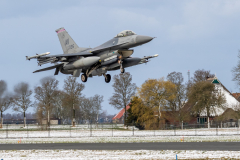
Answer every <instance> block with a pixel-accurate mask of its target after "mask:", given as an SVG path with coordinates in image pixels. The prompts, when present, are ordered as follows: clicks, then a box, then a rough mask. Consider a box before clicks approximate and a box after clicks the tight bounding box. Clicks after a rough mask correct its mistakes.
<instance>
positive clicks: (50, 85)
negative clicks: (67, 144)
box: [34, 77, 58, 126]
mask: <svg viewBox="0 0 240 160" xmlns="http://www.w3.org/2000/svg"><path fill="white" fill-rule="evenodd" d="M40 82H41V85H40V86H37V87H35V88H34V92H35V96H34V97H35V98H36V100H37V101H38V102H39V103H40V104H41V105H42V108H43V109H44V110H45V111H46V112H47V120H48V126H49V125H50V117H49V116H50V115H49V114H50V111H51V110H52V107H53V105H52V104H53V103H54V101H55V96H56V95H57V90H58V80H56V79H55V78H54V77H45V78H42V79H41V80H40Z"/></svg>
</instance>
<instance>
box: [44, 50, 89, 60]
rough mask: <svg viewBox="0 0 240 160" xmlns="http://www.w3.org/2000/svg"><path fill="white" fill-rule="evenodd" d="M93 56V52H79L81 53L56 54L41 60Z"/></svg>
mask: <svg viewBox="0 0 240 160" xmlns="http://www.w3.org/2000/svg"><path fill="white" fill-rule="evenodd" d="M90 55H93V54H92V53H91V52H87V51H85V52H79V53H69V54H56V55H48V56H42V57H41V58H51V57H74V56H90Z"/></svg>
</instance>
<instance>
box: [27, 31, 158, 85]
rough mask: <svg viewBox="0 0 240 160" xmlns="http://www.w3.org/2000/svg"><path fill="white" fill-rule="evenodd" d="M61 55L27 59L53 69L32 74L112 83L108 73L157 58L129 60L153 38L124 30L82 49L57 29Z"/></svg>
mask: <svg viewBox="0 0 240 160" xmlns="http://www.w3.org/2000/svg"><path fill="white" fill-rule="evenodd" d="M56 32H57V35H58V38H59V40H60V44H61V46H62V49H63V54H58V55H49V54H50V52H46V53H42V54H37V55H35V56H31V57H28V56H26V59H27V60H31V59H34V58H35V59H37V61H38V65H39V66H41V65H43V64H47V63H54V65H53V66H50V67H47V68H43V69H40V70H36V71H34V72H33V73H36V72H41V71H47V70H51V69H55V73H54V75H58V73H59V71H60V72H61V73H63V74H70V75H73V77H79V76H80V74H81V73H82V75H81V80H82V81H83V82H87V79H88V77H92V76H102V75H103V76H104V77H105V82H106V83H109V82H110V81H111V75H110V74H107V72H108V71H113V70H118V69H120V71H121V73H124V72H125V68H127V67H131V66H135V65H138V64H142V63H147V62H148V59H150V58H154V57H157V56H158V54H156V55H154V56H147V57H143V58H136V57H131V55H132V54H133V49H131V48H133V47H137V46H139V45H142V44H145V43H148V42H150V41H151V40H152V39H153V37H149V36H141V35H137V34H136V33H134V32H133V31H130V30H124V31H122V32H120V33H119V34H117V35H116V37H114V38H112V39H111V40H109V41H107V42H106V43H104V44H102V45H100V46H98V47H95V48H82V47H78V45H77V44H76V43H75V42H74V40H73V39H72V38H71V37H70V35H69V34H68V32H67V31H66V30H65V29H64V28H59V29H57V30H56Z"/></svg>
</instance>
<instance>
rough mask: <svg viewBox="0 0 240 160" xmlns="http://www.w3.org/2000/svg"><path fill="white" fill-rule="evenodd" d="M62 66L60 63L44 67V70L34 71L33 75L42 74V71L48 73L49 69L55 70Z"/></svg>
mask: <svg viewBox="0 0 240 160" xmlns="http://www.w3.org/2000/svg"><path fill="white" fill-rule="evenodd" d="M63 64H64V63H60V64H57V65H54V66H50V67H46V68H43V69H39V70H36V71H34V72H33V73H37V72H42V71H48V70H51V69H55V68H58V67H60V66H61V65H63Z"/></svg>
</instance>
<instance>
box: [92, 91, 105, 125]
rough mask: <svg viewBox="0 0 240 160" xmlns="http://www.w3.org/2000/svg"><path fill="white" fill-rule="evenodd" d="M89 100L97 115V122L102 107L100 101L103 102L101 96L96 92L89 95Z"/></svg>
mask: <svg viewBox="0 0 240 160" xmlns="http://www.w3.org/2000/svg"><path fill="white" fill-rule="evenodd" d="M91 101H92V102H93V107H94V110H95V113H96V115H97V119H96V121H97V123H98V115H99V112H100V111H101V109H102V105H101V103H102V102H103V96H100V95H98V94H96V95H95V96H93V97H91Z"/></svg>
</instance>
